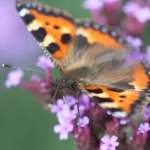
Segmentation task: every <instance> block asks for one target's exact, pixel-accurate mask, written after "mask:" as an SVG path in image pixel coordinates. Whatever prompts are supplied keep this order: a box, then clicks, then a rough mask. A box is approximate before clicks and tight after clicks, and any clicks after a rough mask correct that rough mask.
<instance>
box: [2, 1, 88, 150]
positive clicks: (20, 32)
mask: <svg viewBox="0 0 150 150" xmlns="http://www.w3.org/2000/svg"><path fill="white" fill-rule="evenodd" d="M41 2H42V3H43V4H48V5H50V6H53V7H56V8H61V9H63V10H67V11H68V12H70V13H71V14H72V16H73V17H74V18H90V12H89V11H87V10H84V9H83V8H82V3H83V0H63V1H62V0H43V1H42V0H41ZM0 17H1V22H0V33H1V35H0V64H2V63H6V64H11V65H16V66H23V67H28V68H33V69H37V70H40V68H38V67H36V62H37V59H38V57H39V56H41V55H42V54H43V53H42V51H41V50H40V48H39V46H38V45H37V43H36V41H35V40H34V39H33V37H32V36H31V35H30V34H29V33H28V31H27V29H26V27H25V25H24V23H23V22H22V20H21V19H20V18H19V16H18V14H17V12H16V10H15V0H0ZM10 70H11V69H7V68H2V67H0V150H58V149H63V150H75V149H76V143H75V142H74V141H73V137H71V136H70V137H69V140H66V141H60V140H59V135H58V134H55V133H54V132H53V126H54V125H56V124H58V122H57V119H56V116H55V115H53V114H51V113H50V112H49V111H47V110H45V109H44V108H43V106H42V105H41V104H40V103H38V101H37V100H36V99H35V98H34V97H33V95H32V94H31V93H29V92H28V91H25V90H23V89H21V88H19V87H12V88H10V89H6V88H5V86H4V82H5V80H6V79H7V74H8V72H9V71H10ZM33 74H34V73H33V72H29V71H24V78H23V79H24V80H25V81H29V78H30V76H31V75H33ZM39 75H40V74H39Z"/></svg>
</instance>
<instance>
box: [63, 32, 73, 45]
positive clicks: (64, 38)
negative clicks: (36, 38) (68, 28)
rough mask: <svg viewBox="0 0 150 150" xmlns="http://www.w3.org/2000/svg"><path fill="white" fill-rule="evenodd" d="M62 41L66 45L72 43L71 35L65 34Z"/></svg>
mask: <svg viewBox="0 0 150 150" xmlns="http://www.w3.org/2000/svg"><path fill="white" fill-rule="evenodd" d="M61 41H62V43H64V44H67V43H68V42H70V41H71V36H70V34H63V35H62V37H61Z"/></svg>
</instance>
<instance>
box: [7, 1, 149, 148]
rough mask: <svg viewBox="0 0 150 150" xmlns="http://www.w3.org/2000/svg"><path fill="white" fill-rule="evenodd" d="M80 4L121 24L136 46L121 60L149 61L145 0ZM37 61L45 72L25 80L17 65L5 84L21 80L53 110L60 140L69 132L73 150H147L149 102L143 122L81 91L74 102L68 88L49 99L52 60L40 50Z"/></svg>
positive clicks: (100, 18)
mask: <svg viewBox="0 0 150 150" xmlns="http://www.w3.org/2000/svg"><path fill="white" fill-rule="evenodd" d="M83 7H84V8H86V9H89V10H90V11H91V13H92V17H93V19H95V21H98V22H100V23H102V24H108V25H110V26H113V27H119V28H120V29H121V32H122V33H123V35H124V36H125V38H126V39H127V41H128V42H129V43H131V44H132V45H133V46H134V47H135V52H134V53H132V54H131V55H129V56H128V57H127V58H125V60H126V61H127V60H129V59H136V60H141V59H143V58H146V59H147V60H148V61H149V62H150V46H147V47H146V50H145V51H146V52H145V53H143V52H142V48H143V43H144V42H143V31H144V29H145V27H146V24H147V21H149V20H150V1H142V0H131V1H128V2H127V3H125V5H124V6H123V3H122V1H121V0H84V2H83ZM121 13H124V18H122V17H121ZM37 66H39V67H41V68H42V69H45V72H46V76H45V77H43V78H42V77H40V76H37V75H33V76H32V77H31V78H30V81H29V83H26V82H25V81H23V79H22V77H23V71H22V70H20V69H18V70H14V71H11V72H10V73H9V74H8V78H7V80H6V81H5V86H6V88H10V87H11V86H20V87H21V88H24V89H26V90H28V91H30V92H31V93H33V95H34V96H35V97H37V99H38V100H39V101H40V102H41V103H42V104H43V105H44V106H46V107H47V108H48V109H50V112H51V113H54V114H56V117H57V119H58V124H57V125H55V126H54V132H55V133H58V134H59V139H60V140H66V139H68V134H72V135H73V137H74V140H75V141H76V143H77V149H78V150H88V149H89V150H115V149H118V150H149V148H150V105H148V106H147V107H146V108H145V111H144V112H143V114H144V117H145V118H144V122H142V121H140V120H136V121H133V122H131V121H130V120H126V119H118V118H116V117H115V116H113V115H112V113H111V112H110V111H106V110H105V109H103V108H101V107H100V106H99V105H98V104H97V103H95V102H93V101H92V100H91V99H90V98H89V97H88V96H87V95H85V94H82V95H81V96H80V98H79V103H77V101H78V100H77V99H76V98H75V97H74V96H72V95H71V93H70V94H69V95H66V96H65V97H64V98H63V99H62V94H61V93H59V92H58V94H57V95H56V98H55V99H56V101H55V103H54V104H53V105H51V104H52V103H53V102H52V99H53V96H54V93H55V89H53V88H52V86H51V83H52V77H51V72H52V68H54V65H53V64H52V62H51V61H50V60H49V59H48V58H47V57H46V56H41V57H39V59H38V62H37Z"/></svg>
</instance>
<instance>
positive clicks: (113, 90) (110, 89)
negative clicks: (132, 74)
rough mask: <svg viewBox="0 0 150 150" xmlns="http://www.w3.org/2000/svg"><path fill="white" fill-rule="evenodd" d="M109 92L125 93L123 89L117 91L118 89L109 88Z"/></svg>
mask: <svg viewBox="0 0 150 150" xmlns="http://www.w3.org/2000/svg"><path fill="white" fill-rule="evenodd" d="M108 90H109V91H112V92H119V93H120V92H124V90H122V89H116V88H108Z"/></svg>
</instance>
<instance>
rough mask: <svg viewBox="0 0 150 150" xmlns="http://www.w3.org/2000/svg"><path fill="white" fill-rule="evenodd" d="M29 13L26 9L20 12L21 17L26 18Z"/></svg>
mask: <svg viewBox="0 0 150 150" xmlns="http://www.w3.org/2000/svg"><path fill="white" fill-rule="evenodd" d="M28 12H29V11H28V10H27V9H26V8H23V9H21V10H20V12H19V16H20V17H24V16H25V15H26V14H28Z"/></svg>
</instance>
